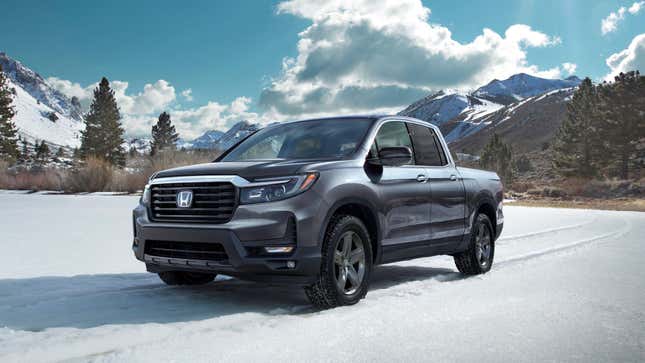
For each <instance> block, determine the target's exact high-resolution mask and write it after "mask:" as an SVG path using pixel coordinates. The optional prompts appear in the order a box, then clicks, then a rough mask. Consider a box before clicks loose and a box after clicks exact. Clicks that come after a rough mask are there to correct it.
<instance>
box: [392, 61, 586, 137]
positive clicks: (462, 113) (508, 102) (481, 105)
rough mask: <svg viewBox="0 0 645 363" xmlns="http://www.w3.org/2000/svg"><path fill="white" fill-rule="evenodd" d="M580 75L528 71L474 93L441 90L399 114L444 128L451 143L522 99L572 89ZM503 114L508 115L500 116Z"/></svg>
mask: <svg viewBox="0 0 645 363" xmlns="http://www.w3.org/2000/svg"><path fill="white" fill-rule="evenodd" d="M580 82H581V80H580V79H579V78H578V77H575V76H572V77H569V78H567V79H545V78H539V77H534V76H530V75H527V74H524V73H520V74H516V75H513V76H511V77H509V78H507V79H505V80H503V81H499V80H493V81H491V82H490V83H488V84H487V85H485V86H483V87H480V88H478V89H477V90H475V91H474V92H472V93H465V92H443V91H441V92H438V93H435V94H433V95H429V96H427V97H425V98H422V99H420V100H419V101H417V102H414V103H413V104H411V105H410V106H408V107H407V108H406V109H404V110H403V111H401V112H400V113H399V114H400V115H404V116H410V117H414V118H418V119H421V120H425V121H429V122H431V123H433V124H435V125H437V126H440V127H441V128H442V131H443V133H444V136H445V138H446V141H447V142H449V143H451V142H455V141H457V140H460V139H462V138H464V137H467V136H469V135H472V134H475V133H477V132H479V131H480V130H482V129H484V128H486V127H488V126H490V125H492V124H493V120H495V121H501V120H502V119H503V118H504V117H507V116H508V117H510V116H509V115H508V114H509V112H512V110H514V109H515V108H518V107H520V106H521V105H522V102H529V101H531V102H534V101H536V99H537V98H539V97H541V96H543V95H547V94H550V93H557V92H559V91H561V90H572V89H574V88H575V87H577V86H578V84H580ZM499 115H504V116H502V117H501V118H498V116H499Z"/></svg>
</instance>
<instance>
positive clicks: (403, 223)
mask: <svg viewBox="0 0 645 363" xmlns="http://www.w3.org/2000/svg"><path fill="white" fill-rule="evenodd" d="M502 199H503V188H502V184H501V182H500V178H499V177H498V176H497V175H496V174H495V173H493V172H488V171H480V170H474V169H468V168H462V167H456V166H455V163H454V161H453V159H452V157H451V155H450V153H449V152H448V148H447V146H446V143H445V141H444V139H443V137H442V135H441V133H440V132H439V130H438V129H437V128H436V127H435V126H433V125H431V124H429V123H427V122H424V121H420V120H416V119H412V118H407V117H400V116H361V117H358V116H357V117H335V118H325V119H313V120H304V121H295V122H287V123H280V124H276V125H272V126H268V127H266V128H264V129H261V130H259V131H257V132H255V133H253V134H252V135H250V136H248V137H246V138H245V139H243V140H241V141H240V142H239V143H237V144H236V145H235V146H233V147H231V148H230V149H229V150H227V151H225V152H224V153H223V154H222V155H220V156H219V157H218V158H217V159H216V160H215V161H213V162H211V163H206V164H199V165H192V166H187V167H181V168H175V169H169V170H164V171H161V172H158V173H156V174H154V175H153V176H152V177H151V178H150V181H149V183H148V185H147V186H146V187H145V190H144V193H143V195H142V197H141V201H140V203H139V205H138V206H137V207H136V208H135V209H134V213H133V224H134V241H133V245H132V249H133V250H134V254H135V256H136V258H137V259H139V260H141V261H142V262H145V264H146V268H147V270H148V271H150V272H153V273H157V274H159V277H160V278H161V280H163V281H164V282H165V283H167V284H169V285H197V284H205V283H208V282H211V281H213V279H214V278H215V276H216V275H217V274H224V275H229V276H235V277H239V278H242V279H250V280H255V281H266V282H270V283H291V284H298V285H301V286H303V287H304V289H305V292H306V295H307V296H308V297H309V299H310V300H311V302H312V303H313V304H314V305H315V306H317V307H320V308H330V307H335V306H340V305H350V304H355V303H357V302H358V301H359V300H361V299H362V298H363V297H365V295H366V293H367V290H368V287H369V282H370V275H371V273H372V270H373V268H374V266H375V265H379V264H385V263H391V262H395V261H401V260H408V259H413V258H418V257H426V256H434V255H451V256H453V257H454V260H455V264H456V266H457V269H458V270H459V271H460V272H462V273H464V274H469V275H473V274H481V273H485V272H487V271H488V270H490V268H491V265H492V264H493V256H494V253H495V240H496V239H497V237H498V236H499V235H500V233H501V231H502V227H503V224H504V215H503V212H502Z"/></svg>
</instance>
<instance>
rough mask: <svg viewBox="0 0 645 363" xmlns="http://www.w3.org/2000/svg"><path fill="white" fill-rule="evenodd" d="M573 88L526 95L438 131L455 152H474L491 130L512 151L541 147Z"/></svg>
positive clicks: (548, 139) (561, 116) (550, 135)
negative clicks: (531, 95) (511, 148)
mask: <svg viewBox="0 0 645 363" xmlns="http://www.w3.org/2000/svg"><path fill="white" fill-rule="evenodd" d="M574 92H575V88H564V89H560V90H553V91H550V92H546V93H543V94H540V95H537V96H533V97H529V98H525V99H523V100H521V101H517V102H515V103H512V104H509V105H506V106H503V107H502V108H500V109H499V110H497V111H495V112H493V113H490V114H487V115H484V116H481V117H475V118H473V119H469V120H453V121H451V122H447V123H444V124H443V125H442V126H441V131H442V133H443V134H444V135H445V136H446V140H450V141H449V142H450V148H451V150H453V151H454V152H456V153H459V152H463V153H467V154H477V153H478V152H479V151H480V150H481V149H482V148H483V147H484V145H485V144H486V142H488V140H489V138H490V137H491V135H492V134H493V133H496V134H498V135H499V136H501V137H502V138H503V139H504V140H505V141H506V142H508V143H509V144H510V145H511V146H512V147H513V150H514V151H515V152H519V153H525V152H530V151H536V150H542V149H544V148H545V145H548V144H549V143H550V142H551V140H552V139H553V137H554V135H555V132H556V130H557V129H558V127H559V126H560V124H561V123H562V121H563V120H564V119H565V117H566V113H567V107H566V105H567V103H568V101H570V100H571V97H572V96H573V93H574Z"/></svg>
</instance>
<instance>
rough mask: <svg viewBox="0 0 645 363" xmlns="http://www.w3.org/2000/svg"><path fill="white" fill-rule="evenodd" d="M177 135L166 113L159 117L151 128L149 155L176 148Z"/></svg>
mask: <svg viewBox="0 0 645 363" xmlns="http://www.w3.org/2000/svg"><path fill="white" fill-rule="evenodd" d="M177 140H179V134H178V133H177V132H176V131H175V126H174V125H173V124H172V121H170V115H169V114H168V113H166V112H163V113H161V115H159V119H158V120H157V124H156V125H154V126H152V143H151V144H150V155H154V154H156V153H157V152H158V151H160V150H163V149H172V150H175V149H176V148H177V145H176V143H177Z"/></svg>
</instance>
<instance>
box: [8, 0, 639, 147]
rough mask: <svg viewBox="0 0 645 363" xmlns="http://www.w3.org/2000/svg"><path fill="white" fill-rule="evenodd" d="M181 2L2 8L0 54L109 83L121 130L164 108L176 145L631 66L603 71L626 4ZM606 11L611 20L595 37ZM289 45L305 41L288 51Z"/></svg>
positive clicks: (629, 17) (627, 24)
mask: <svg viewBox="0 0 645 363" xmlns="http://www.w3.org/2000/svg"><path fill="white" fill-rule="evenodd" d="M186 3H188V4H183V3H180V2H177V1H165V0H157V1H108V2H101V3H98V2H87V1H85V2H82V1H27V0H23V1H19V2H13V3H12V4H11V5H10V6H4V7H3V11H2V12H0V24H2V25H3V28H4V29H5V30H4V31H2V32H0V51H5V52H7V54H8V55H9V56H11V57H13V58H16V59H18V60H20V61H22V62H23V63H24V64H25V65H27V66H29V67H30V68H32V69H34V70H36V71H37V72H39V73H40V74H41V75H43V77H45V78H48V77H55V79H56V80H58V81H59V82H58V83H57V84H56V86H57V87H58V88H60V89H61V90H63V91H68V93H70V94H74V92H76V93H79V92H81V90H83V92H87V91H88V90H91V86H92V84H93V83H94V82H96V81H98V80H99V79H100V77H101V76H107V77H108V78H109V79H111V80H117V81H120V82H122V84H121V87H122V88H123V92H122V93H123V95H122V96H121V97H122V98H123V102H124V105H123V106H122V109H123V110H124V114H125V118H128V120H126V126H127V128H128V130H129V131H130V132H131V133H133V134H136V133H140V132H142V130H146V129H147V128H148V127H149V123H150V122H151V120H152V119H153V117H151V115H154V114H155V113H158V112H159V111H160V110H161V109H162V108H167V109H172V110H177V112H176V114H177V118H178V122H183V123H184V124H182V125H181V128H183V129H184V130H185V133H186V134H190V135H193V134H196V133H199V132H201V131H203V130H204V129H208V128H226V127H227V126H229V125H230V124H231V123H233V122H234V121H236V119H239V118H244V117H249V118H258V119H264V120H269V119H279V118H297V117H304V116H307V115H318V114H327V113H332V112H335V111H342V112H353V111H365V110H371V109H375V108H379V106H380V105H382V106H383V108H386V109H387V108H390V109H396V107H399V106H400V105H405V104H406V103H409V102H411V101H414V99H415V98H416V97H417V96H419V95H422V94H424V93H427V92H430V91H433V90H436V89H440V88H466V89H468V88H472V87H475V86H476V85H479V84H482V83H485V82H487V81H488V80H490V79H492V78H494V77H497V78H500V77H504V76H508V75H510V74H507V73H511V72H515V71H527V72H528V73H534V74H538V75H542V76H551V77H556V76H562V77H564V76H568V75H569V73H571V71H572V70H573V68H572V67H573V65H574V64H575V74H577V75H579V76H590V77H591V78H593V79H594V80H601V79H603V77H606V76H607V75H608V74H609V73H611V72H612V71H615V70H616V69H618V68H619V67H626V66H627V65H630V64H631V65H633V64H636V65H640V64H643V63H642V62H645V61H644V60H643V59H642V57H643V56H642V53H643V51H642V50H639V49H640V48H639V47H637V46H635V48H634V49H636V50H635V51H634V52H636V54H635V55H634V57H636V59H635V60H634V59H632V58H634V57H632V58H629V55H628V54H624V56H621V57H622V58H621V57H618V56H617V58H616V61H615V62H614V63H615V67H614V68H615V69H610V67H609V66H608V65H607V64H606V60H607V59H608V58H609V57H610V56H612V55H613V54H618V53H620V52H625V51H627V50H628V48H629V46H630V44H631V43H632V42H633V40H634V39H635V38H636V37H637V36H638V35H640V34H643V33H645V9H644V10H640V9H637V8H632V6H633V5H634V4H635V2H634V1H582V0H577V1H548V0H543V1H506V0H497V1H494V2H490V1H460V2H457V5H455V3H456V2H453V1H434V2H433V1H424V2H423V3H422V4H421V3H418V1H415V0H406V1H395V2H391V1H387V0H374V1H371V2H366V1H365V0H356V1H347V2H345V4H347V3H355V5H354V6H349V7H348V6H347V5H339V4H338V3H336V4H334V1H331V2H330V3H329V4H326V5H319V3H320V2H315V3H316V4H312V2H305V1H300V0H294V1H291V2H288V3H286V4H282V5H280V4H279V3H278V2H268V1H257V0H256V1H234V2H233V1H229V2H225V1H191V2H186ZM638 3H639V2H636V4H638ZM369 4H371V5H369ZM621 6H622V7H624V8H625V9H623V11H622V12H620V8H621ZM612 12H614V13H615V14H614V15H615V18H616V19H618V20H616V21H613V20H612V24H614V28H613V29H611V31H608V32H607V33H606V34H603V32H602V31H601V23H602V21H603V19H606V18H607V17H608V16H610V14H611V13H612ZM393 14H396V15H393ZM383 24H385V25H383ZM517 24H521V25H522V27H519V26H518V27H515V28H513V29H514V31H512V32H511V33H512V34H509V33H507V30H508V29H509V28H510V27H512V26H514V25H517ZM428 25H429V27H428ZM609 27H610V28H611V25H610V26H609ZM485 28H487V29H490V30H491V31H492V33H485V32H484V30H483V29H485ZM527 28H528V29H527ZM305 30H307V32H308V33H307V34H305V35H303V34H301V32H303V31H305ZM505 33H506V34H505ZM498 36H499V37H500V38H503V39H501V40H500V39H498ZM478 37H480V38H481V39H479V41H478V42H477V41H476V39H477V38H478ZM299 41H300V42H301V43H307V44H309V45H306V44H305V46H304V48H306V49H303V48H302V47H301V49H300V50H299V48H298V42H299ZM433 42H435V43H433ZM492 43H494V44H493V45H491V44H492ZM370 44H374V46H373V47H369V45H370ZM644 44H645V42H644ZM637 45H638V44H637ZM433 47H434V48H433ZM487 47H489V48H487ZM643 47H645V45H643ZM437 53H440V54H439V55H437ZM491 54H494V55H495V56H490V57H489V55H491ZM399 55H400V56H401V57H400V58H399V57H398V56H399ZM639 57H640V58H639ZM285 59H291V60H290V61H287V62H286V63H284V60H285ZM366 59H369V60H370V61H366ZM372 59H373V60H374V61H372ZM455 59H458V62H455ZM625 59H627V60H625ZM455 63H457V64H458V65H459V66H458V67H456V66H453V64H455ZM564 64H567V66H565V65H564ZM434 69H436V70H437V71H436V72H434V73H433V71H432V70H434ZM452 75H454V76H452ZM160 80H163V82H164V83H160ZM125 82H127V88H124V87H126V84H125ZM146 85H149V87H148V88H147V89H146V88H144V87H146ZM74 87H76V88H74ZM171 89H172V92H170V91H171ZM186 90H190V95H189V96H188V97H186V96H182V92H184V94H186ZM148 91H150V92H148ZM171 93H172V94H171ZM127 97H130V98H127ZM137 97H139V98H137ZM154 97H157V98H158V99H154ZM209 102H210V105H211V107H210V108H208V109H203V108H204V106H205V105H209ZM214 105H216V106H214ZM200 110H201V111H202V112H201V113H200ZM181 128H180V129H181Z"/></svg>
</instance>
